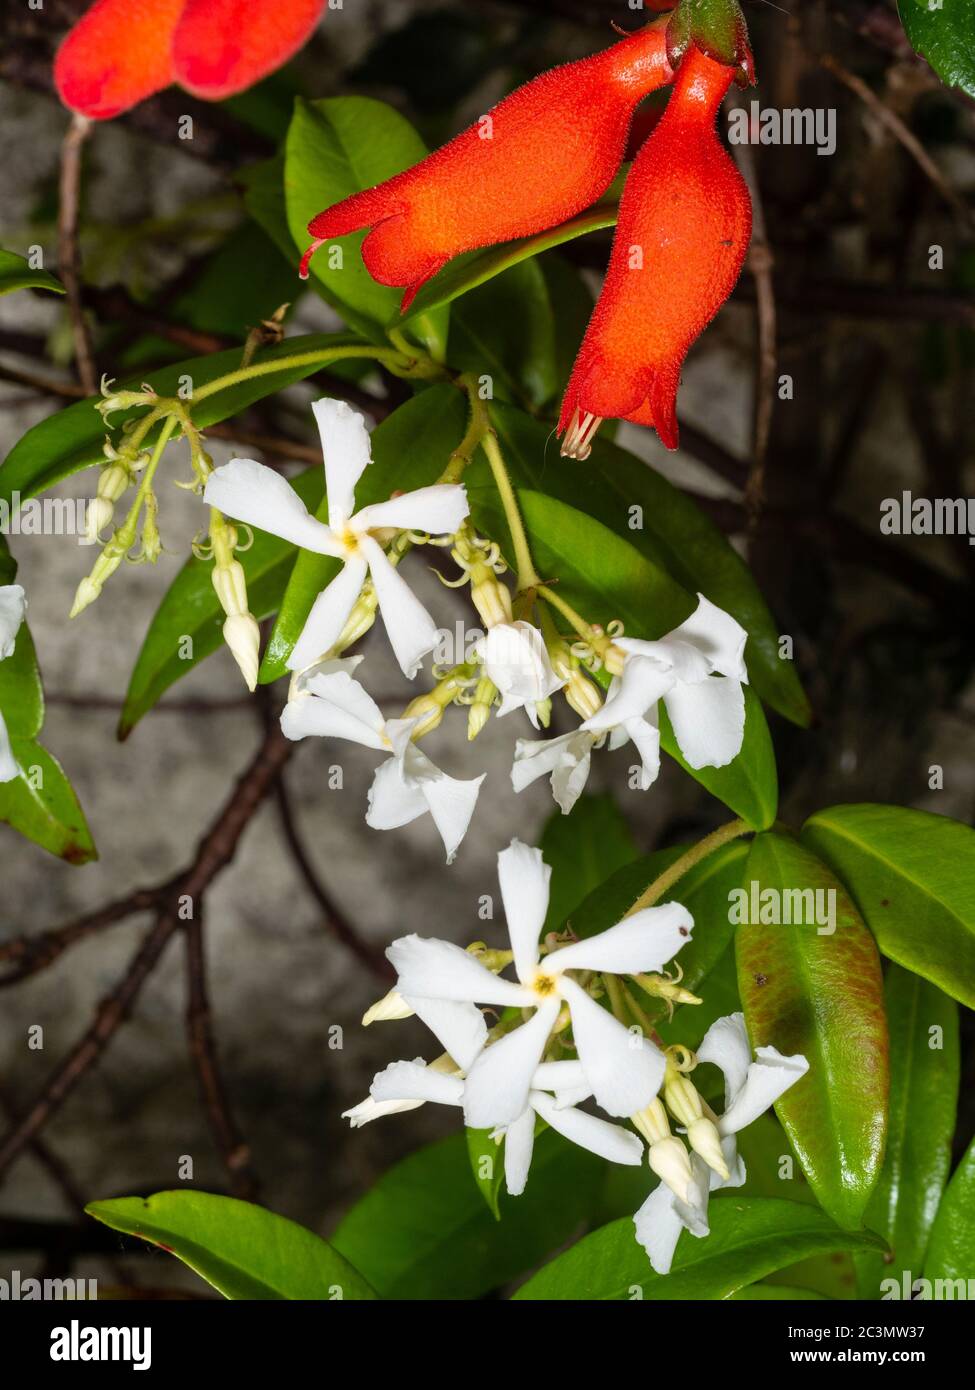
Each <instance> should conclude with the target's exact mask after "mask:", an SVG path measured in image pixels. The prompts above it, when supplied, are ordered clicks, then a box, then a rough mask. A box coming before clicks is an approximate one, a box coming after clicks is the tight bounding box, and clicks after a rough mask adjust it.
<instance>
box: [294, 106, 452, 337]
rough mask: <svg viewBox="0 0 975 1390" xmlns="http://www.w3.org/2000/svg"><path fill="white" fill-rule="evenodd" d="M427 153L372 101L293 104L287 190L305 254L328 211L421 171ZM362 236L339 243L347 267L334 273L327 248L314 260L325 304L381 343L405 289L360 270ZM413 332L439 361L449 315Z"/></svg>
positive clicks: (432, 317)
mask: <svg viewBox="0 0 975 1390" xmlns="http://www.w3.org/2000/svg"><path fill="white" fill-rule="evenodd" d="M426 154H427V149H426V146H425V145H424V143H423V141H422V140H421V139H420V137H419V135H418V134H417V133H416V131H415V130H414V129H413V127H412V126H411V125H410V123H409V121H407V120H406V118H405V117H403V116H401V115H400V114H399V112H398V111H394V110H393V108H392V107H391V106H387V105H386V103H385V102H382V101H374V100H373V99H372V98H371V97H328V98H325V99H324V100H322V101H313V102H309V101H303V100H301V99H300V98H299V100H298V101H296V102H295V113H294V116H293V118H292V121H291V125H290V127H289V128H288V138H287V140H286V142H285V159H284V185H285V202H286V206H287V215H288V227H289V228H290V231H291V235H292V237H293V238H294V241H295V243H296V244H297V245H298V246H299V247H300V248H301V249H302V250H303V249H304V248H305V247H306V246H307V245H308V243H309V241H310V237H309V235H308V223H309V222H310V221H311V220H312V218H313V217H315V216H316V215H317V214H318V213H320V212H322V211H323V210H324V209H325V208H327V207H331V206H332V204H333V203H338V202H341V201H342V199H343V198H347V197H349V195H350V194H352V193H359V192H361V190H362V189H364V188H372V187H373V185H375V184H377V183H384V182H385V180H386V179H389V178H392V176H393V175H394V174H399V173H401V172H402V171H403V170H404V169H408V168H409V167H410V165H412V164H417V163H419V161H420V160H421V159H424V158H425V157H426ZM365 236H366V233H365V232H357V233H355V234H354V235H353V236H351V237H342V238H341V239H340V240H338V239H337V240H336V243H335V244H336V245H340V246H341V250H342V264H341V267H339V266H334V267H333V266H332V265H331V264H330V260H329V251H330V249H331V248H330V246H323V247H322V248H321V250H320V251H319V252H318V254H317V255H316V256H315V257H314V258H313V259H312V262H311V273H312V274H313V275H315V276H317V278H318V280H319V282H320V284H321V286H322V289H323V291H324V293H325V297H326V298H327V299H329V300H330V302H332V303H333V304H334V306H335V308H336V309H337V310H338V312H339V313H340V314H341V315H342V317H343V318H344V319H345V321H346V322H347V323H348V324H349V325H350V326H351V327H353V328H356V329H358V331H359V332H360V333H363V334H364V335H365V336H366V337H367V338H371V339H372V340H373V341H374V342H383V341H384V340H385V337H386V334H385V329H384V325H385V324H386V323H388V322H389V320H390V319H392V318H394V317H396V316H397V315H398V313H399V302H400V299H401V298H402V290H397V289H390V288H389V287H388V286H386V285H379V284H377V283H376V281H375V280H373V278H372V276H371V275H370V274H369V272H368V271H367V270H366V268H365V266H364V265H363V263H362V256H361V255H360V247H361V245H362V242H363V240H364V239H365ZM410 322H411V327H412V330H413V332H414V333H415V334H416V336H417V338H418V339H419V341H420V342H421V343H423V344H424V346H425V347H427V348H428V350H429V351H430V352H432V354H433V356H434V357H436V358H438V360H441V361H442V360H443V355H444V351H445V349H446V345H447V314H446V312H445V311H444V310H439V311H437V312H434V313H423V312H421V313H418V314H411V315H410Z"/></svg>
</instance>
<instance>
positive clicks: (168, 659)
mask: <svg viewBox="0 0 975 1390" xmlns="http://www.w3.org/2000/svg"><path fill="white" fill-rule="evenodd" d="M291 485H292V487H293V488H294V489H295V491H296V492H297V493H298V495H299V497H300V498H301V500H302V501H303V502H304V504H305V506H306V507H308V508H309V509H310V510H311V511H314V510H315V509H316V508H317V507H318V505H319V503H320V502H321V499H322V495H323V493H324V491H325V474H324V470H323V469H321V468H319V467H317V466H316V465H315V464H312V465H311V467H310V468H308V469H306V470H305V471H304V472H303V473H300V474H299V475H298V476H297V477H295V478H292V479H291ZM296 554H297V550H296V548H295V546H293V545H290V544H289V543H288V542H287V541H283V540H281V539H279V537H277V536H272V535H269V534H268V533H267V532H266V531H258V530H255V531H254V542H253V544H252V545H251V546H250V548H249V549H247V550H243V551H241V552H240V554H239V559H240V563H241V565H242V566H243V568H244V577H245V579H246V581H247V600H248V603H249V604H250V610H251V612H252V613H253V614H254V616H255V617H256V618H258V619H259V620H260V619H262V618H267V617H270V615H271V614H272V613H276V612H277V610H278V608H279V606H280V604H281V599H282V597H283V595H284V591H285V588H286V586H287V583H288V578H289V576H290V574H291V571H292V569H293V568H294V563H295V556H296ZM223 623H224V611H223V609H222V608H221V606H220V603H219V601H218V599H217V595H216V593H215V591H214V588H213V562H212V560H198V559H197V558H196V557H195V556H192V557H191V558H190V559H189V560H187V562H186V564H185V565H184V566H183V568H182V569H181V570H180V572H179V574H177V576H176V578H175V579H174V580H173V582H172V584H171V585H170V586H169V588H168V589H167V590H166V593H165V595H164V597H163V600H162V603H161V604H160V605H159V607H158V608H157V609H156V612H155V614H154V615H153V618H152V621H151V622H150V624H149V630H148V632H147V633H146V635H145V638H144V639H143V642H142V647H141V649H140V651H139V656H138V659H137V661H136V663H135V667H134V669H133V671H132V675H131V678H130V680H129V688H128V691H127V692H126V696H125V703H124V705H123V707H122V713H121V716H120V717H119V727H118V736H119V738H123V739H124V738H127V737H128V735H129V734H130V733H131V732H132V730H133V729H134V728H135V726H136V724H137V723H138V722H139V720H140V719H141V718H142V716H143V715H144V714H146V713H147V712H148V711H149V710H150V709H152V707H153V706H154V705H155V704H157V703H158V701H159V700H160V699H161V697H162V696H163V695H164V694H165V692H166V691H167V690H168V689H169V687H170V686H171V685H173V684H175V682H176V681H178V680H179V679H180V678H181V677H182V676H185V675H187V674H188V673H189V672H190V671H192V670H193V669H194V668H195V667H196V666H197V665H198V664H199V663H200V662H201V661H202V660H203V659H204V657H207V656H210V655H212V653H213V652H215V651H218V650H219V649H220V648H221V647H222V646H223ZM227 659H228V660H231V658H230V656H229V654H228V658H227ZM2 672H3V667H2V666H0V675H2Z"/></svg>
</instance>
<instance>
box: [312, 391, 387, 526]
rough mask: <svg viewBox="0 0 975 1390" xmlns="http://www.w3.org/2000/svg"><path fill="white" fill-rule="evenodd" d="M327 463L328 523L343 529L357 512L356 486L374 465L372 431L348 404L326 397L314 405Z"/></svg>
mask: <svg viewBox="0 0 975 1390" xmlns="http://www.w3.org/2000/svg"><path fill="white" fill-rule="evenodd" d="M312 410H313V411H314V413H315V421H316V423H317V425H318V433H319V434H320V435H321V439H322V455H323V457H324V459H325V488H326V491H327V493H328V519H329V521H330V522H331V524H332V525H333V526H341V525H342V524H343V523H344V522H345V521H347V520H348V518H349V517H350V516H351V515H352V513H353V511H354V510H355V487H356V483H357V482H358V481H359V479H360V478H361V477H362V474H363V473H364V472H365V469H366V466H367V464H369V463H371V462H372V452H371V448H370V444H369V431H368V430H367V429H366V422H365V420H363V418H362V416H361V415H358V414H356V412H355V411H354V410H352V409H350V407H349V406H348V405H346V403H345V401H334V400H330V399H329V398H328V397H326V398H325V399H323V400H320V401H315V402H314V404H313V405H312Z"/></svg>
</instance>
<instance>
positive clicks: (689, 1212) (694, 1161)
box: [674, 1154, 712, 1239]
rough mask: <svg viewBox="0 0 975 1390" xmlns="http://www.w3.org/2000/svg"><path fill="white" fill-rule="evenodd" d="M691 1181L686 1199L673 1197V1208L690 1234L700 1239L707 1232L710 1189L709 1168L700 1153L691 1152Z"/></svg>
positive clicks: (710, 1174)
mask: <svg viewBox="0 0 975 1390" xmlns="http://www.w3.org/2000/svg"><path fill="white" fill-rule="evenodd" d="M691 1174H692V1176H691V1181H690V1182H689V1183H688V1187H687V1200H686V1201H683V1200H682V1199H681V1198H680V1197H677V1196H675V1197H674V1210H675V1211H676V1212H677V1215H678V1216H679V1217H680V1219H681V1222H682V1223H683V1225H684V1226H685V1227H686V1228H687V1230H689V1231H690V1233H691V1235H692V1236H697V1237H698V1239H700V1238H701V1237H702V1236H706V1235H707V1234H708V1195H709V1193H710V1191H711V1186H712V1184H711V1176H712V1173H711V1169H710V1168H709V1167H708V1165H707V1164H706V1163H705V1162H704V1159H703V1158H702V1157H701V1155H700V1154H691Z"/></svg>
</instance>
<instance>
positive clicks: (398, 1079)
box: [369, 1062, 464, 1105]
mask: <svg viewBox="0 0 975 1390" xmlns="http://www.w3.org/2000/svg"><path fill="white" fill-rule="evenodd" d="M369 1094H370V1095H371V1096H372V1098H373V1100H375V1101H379V1102H380V1104H381V1103H382V1102H383V1101H386V1100H432V1101H434V1102H435V1103H436V1104H438V1105H461V1104H462V1103H463V1099H464V1083H463V1081H462V1080H461V1079H460V1077H459V1076H448V1075H447V1074H446V1073H445V1072H442V1071H434V1070H433V1068H432V1067H428V1066H426V1065H425V1064H424V1063H423V1062H391V1063H390V1065H389V1066H388V1067H387V1068H386V1070H385V1071H381V1072H378V1073H377V1075H376V1076H375V1077H374V1078H373V1083H372V1085H371V1086H370V1087H369Z"/></svg>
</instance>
